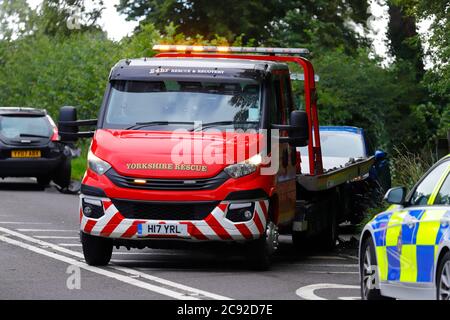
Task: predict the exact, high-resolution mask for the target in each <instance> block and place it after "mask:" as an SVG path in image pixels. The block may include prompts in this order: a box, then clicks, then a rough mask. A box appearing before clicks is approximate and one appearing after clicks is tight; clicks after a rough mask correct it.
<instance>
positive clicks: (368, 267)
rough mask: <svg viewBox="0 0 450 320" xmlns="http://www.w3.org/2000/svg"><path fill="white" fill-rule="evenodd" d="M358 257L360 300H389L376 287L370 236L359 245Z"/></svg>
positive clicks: (374, 258) (373, 255) (375, 260)
mask: <svg viewBox="0 0 450 320" xmlns="http://www.w3.org/2000/svg"><path fill="white" fill-rule="evenodd" d="M360 254H361V256H360V258H359V269H360V283H361V298H362V300H391V298H387V297H384V296H382V295H381V292H380V289H378V278H377V270H378V264H377V256H376V253H375V245H374V244H373V241H372V238H371V237H368V238H366V239H365V240H364V242H363V243H362V246H361V253H360Z"/></svg>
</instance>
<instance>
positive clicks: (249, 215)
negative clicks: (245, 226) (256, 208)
mask: <svg viewBox="0 0 450 320" xmlns="http://www.w3.org/2000/svg"><path fill="white" fill-rule="evenodd" d="M244 218H245V219H246V220H251V219H252V218H253V213H252V212H250V211H248V210H246V211H245V212H244Z"/></svg>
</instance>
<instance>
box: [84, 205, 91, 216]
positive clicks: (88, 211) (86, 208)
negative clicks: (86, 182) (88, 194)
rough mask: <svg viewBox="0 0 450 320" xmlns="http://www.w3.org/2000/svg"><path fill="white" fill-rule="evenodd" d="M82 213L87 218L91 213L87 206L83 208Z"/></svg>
mask: <svg viewBox="0 0 450 320" xmlns="http://www.w3.org/2000/svg"><path fill="white" fill-rule="evenodd" d="M83 213H84V214H85V215H86V216H88V217H89V216H90V215H91V213H92V208H91V207H89V206H86V207H84V209H83Z"/></svg>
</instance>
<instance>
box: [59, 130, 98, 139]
mask: <svg viewBox="0 0 450 320" xmlns="http://www.w3.org/2000/svg"><path fill="white" fill-rule="evenodd" d="M60 134H61V135H65V136H67V137H73V138H92V137H93V136H94V134H95V131H86V132H78V133H71V132H61V133H60Z"/></svg>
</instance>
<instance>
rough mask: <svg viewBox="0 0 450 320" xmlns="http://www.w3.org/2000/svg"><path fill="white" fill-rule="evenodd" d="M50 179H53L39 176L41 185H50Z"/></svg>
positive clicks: (38, 181) (38, 180)
mask: <svg viewBox="0 0 450 320" xmlns="http://www.w3.org/2000/svg"><path fill="white" fill-rule="evenodd" d="M50 181H51V179H50V177H37V183H38V185H40V186H41V187H48V185H49V184H50Z"/></svg>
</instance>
